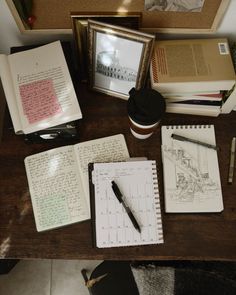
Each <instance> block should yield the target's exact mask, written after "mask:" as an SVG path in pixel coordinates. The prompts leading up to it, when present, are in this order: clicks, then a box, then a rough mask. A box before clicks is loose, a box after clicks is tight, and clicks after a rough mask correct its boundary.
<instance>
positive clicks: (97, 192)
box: [89, 160, 163, 248]
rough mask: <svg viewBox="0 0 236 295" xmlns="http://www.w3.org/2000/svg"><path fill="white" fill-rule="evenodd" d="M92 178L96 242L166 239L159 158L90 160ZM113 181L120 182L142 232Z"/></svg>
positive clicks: (144, 242) (114, 243) (112, 244)
mask: <svg viewBox="0 0 236 295" xmlns="http://www.w3.org/2000/svg"><path fill="white" fill-rule="evenodd" d="M89 180H90V182H89V184H90V197H91V216H92V222H93V231H94V232H93V234H94V244H95V246H97V247H98V248H108V247H121V246H134V245H148V244H159V243H163V230H162V220H161V209H160V199H159V191H158V180H157V170H156V162H155V161H151V160H146V161H128V162H116V163H90V165H89ZM112 181H115V183H116V184H117V185H118V187H119V189H120V191H121V194H122V199H124V200H125V204H126V206H128V207H129V208H130V210H131V212H132V214H133V215H134V216H135V219H136V221H137V223H138V225H139V228H140V232H139V231H137V230H136V228H135V227H134V225H133V224H132V222H131V220H132V219H130V218H129V215H128V213H127V211H126V210H125V209H124V206H122V204H121V203H120V201H119V198H117V197H116V195H115V194H114V191H113V190H112Z"/></svg>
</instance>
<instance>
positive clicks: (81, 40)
mask: <svg viewBox="0 0 236 295" xmlns="http://www.w3.org/2000/svg"><path fill="white" fill-rule="evenodd" d="M141 17H142V15H141V13H140V12H132V13H119V12H97V13H94V14H91V13H90V12H84V13H81V12H80V13H78V12H71V21H72V31H73V36H74V41H75V49H76V58H77V66H78V74H79V79H80V80H82V81H87V79H88V47H87V43H88V40H87V28H88V19H92V20H97V21H101V22H104V23H108V24H113V25H119V26H124V27H126V28H130V29H134V30H138V29H139V27H140V24H141Z"/></svg>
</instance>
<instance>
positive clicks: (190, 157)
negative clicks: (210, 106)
mask: <svg viewBox="0 0 236 295" xmlns="http://www.w3.org/2000/svg"><path fill="white" fill-rule="evenodd" d="M173 135H174V138H175V137H176V136H178V137H177V138H179V140H177V139H174V138H173ZM161 136H162V162H163V173H164V193H165V209H166V212H169V213H170V212H176V213H180V212H183V213H187V212H220V211H222V210H223V199H222V190H221V181H220V172H219V164H218V157H217V151H216V150H215V149H214V148H215V145H216V140H215V129H214V125H180V126H162V128H161ZM181 137H182V138H181ZM183 137H185V138H187V139H188V141H186V140H183ZM180 139H181V140H180ZM190 140H191V141H192V142H191V141H190ZM194 141H195V142H194ZM196 141H198V143H196ZM199 142H201V143H203V144H200V143H199ZM206 144H208V147H207V146H205V145H206ZM211 145H212V146H211Z"/></svg>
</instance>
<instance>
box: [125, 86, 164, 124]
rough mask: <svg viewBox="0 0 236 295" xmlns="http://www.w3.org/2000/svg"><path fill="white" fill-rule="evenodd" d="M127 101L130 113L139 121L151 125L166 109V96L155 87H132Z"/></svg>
mask: <svg viewBox="0 0 236 295" xmlns="http://www.w3.org/2000/svg"><path fill="white" fill-rule="evenodd" d="M129 95H130V96H129V99H128V103H127V110H128V115H129V116H130V117H131V118H132V119H133V120H134V121H135V122H137V123H139V124H142V125H151V124H154V123H156V122H157V121H159V120H160V119H161V118H162V117H163V115H164V113H165V110H166V103H165V99H164V97H163V96H162V95H161V94H160V93H159V92H158V91H156V90H154V89H140V90H136V89H135V88H132V89H131V90H130V91H129Z"/></svg>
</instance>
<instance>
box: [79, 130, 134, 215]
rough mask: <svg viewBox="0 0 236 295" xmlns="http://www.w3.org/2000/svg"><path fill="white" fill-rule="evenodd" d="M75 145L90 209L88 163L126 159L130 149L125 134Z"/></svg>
mask: <svg viewBox="0 0 236 295" xmlns="http://www.w3.org/2000/svg"><path fill="white" fill-rule="evenodd" d="M74 147H75V154H76V157H77V161H78V166H79V170H80V174H81V178H82V182H83V187H84V192H85V196H86V201H87V204H88V208H89V210H90V197H89V178H88V164H89V163H94V162H117V161H125V160H126V159H127V158H129V151H128V148H127V145H126V142H125V138H124V135H123V134H117V135H113V136H108V137H103V138H98V139H94V140H89V141H85V142H81V143H79V144H76V145H75V146H74Z"/></svg>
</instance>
